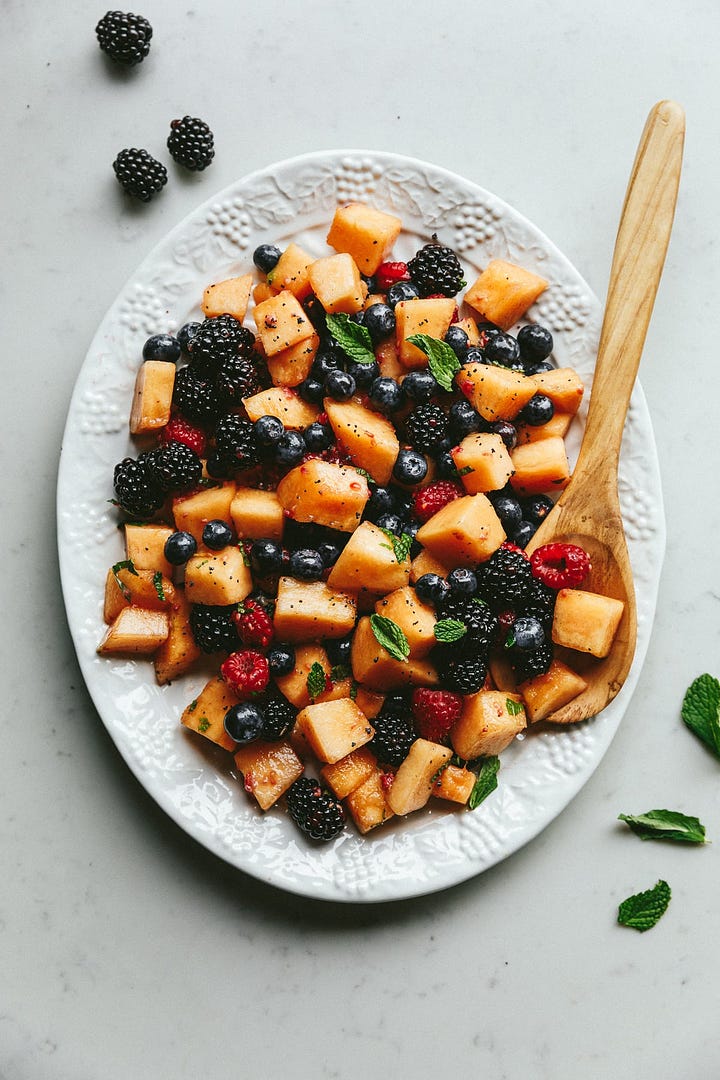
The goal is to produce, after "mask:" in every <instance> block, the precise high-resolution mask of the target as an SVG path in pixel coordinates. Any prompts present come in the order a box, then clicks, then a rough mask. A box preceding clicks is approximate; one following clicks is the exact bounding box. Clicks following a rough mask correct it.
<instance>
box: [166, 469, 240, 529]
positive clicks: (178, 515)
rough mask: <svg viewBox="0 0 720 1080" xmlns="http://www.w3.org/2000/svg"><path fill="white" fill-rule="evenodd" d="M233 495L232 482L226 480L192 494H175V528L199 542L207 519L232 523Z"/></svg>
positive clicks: (173, 502) (173, 506) (173, 507)
mask: <svg viewBox="0 0 720 1080" xmlns="http://www.w3.org/2000/svg"><path fill="white" fill-rule="evenodd" d="M234 495H235V484H234V482H233V481H232V480H226V481H223V482H218V483H216V484H214V485H213V486H212V487H209V488H203V489H202V490H200V491H196V492H194V493H193V494H192V495H179V496H177V498H175V499H173V501H172V512H173V518H174V520H175V528H176V529H178V530H180V531H181V532H189V533H190V534H191V535H192V536H194V537H195V539H196V540H197V542H198V544H199V543H201V542H202V531H203V529H204V528H205V526H206V525H207V523H208V521H226V522H227V523H228V525H230V524H231V523H232V519H231V517H230V504H231V503H232V500H233V497H234Z"/></svg>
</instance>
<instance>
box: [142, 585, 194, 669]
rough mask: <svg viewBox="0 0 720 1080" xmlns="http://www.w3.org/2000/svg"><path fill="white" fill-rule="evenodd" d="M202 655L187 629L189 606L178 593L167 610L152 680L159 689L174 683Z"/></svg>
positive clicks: (154, 662) (182, 594)
mask: <svg viewBox="0 0 720 1080" xmlns="http://www.w3.org/2000/svg"><path fill="white" fill-rule="evenodd" d="M201 654H202V650H201V649H200V647H199V646H198V645H196V644H195V638H194V637H193V632H192V630H191V628H190V605H189V604H188V602H187V599H186V598H185V593H184V592H183V590H182V589H179V590H178V591H177V592H176V595H175V600H174V602H173V603H172V605H171V606H170V607H169V608H168V636H167V637H166V638H165V640H164V641H163V643H162V645H161V646H160V647H159V648H158V650H157V652H156V653H155V656H154V658H153V664H154V665H155V679H156V680H157V682H158V683H159V684H160V686H164V685H165V683H169V682H171V681H172V680H173V679H177V677H178V676H179V675H184V674H185V672H186V671H189V670H190V668H191V667H192V665H193V664H194V663H195V661H196V660H199V659H200V656H201Z"/></svg>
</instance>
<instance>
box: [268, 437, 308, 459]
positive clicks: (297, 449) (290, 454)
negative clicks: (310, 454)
mask: <svg viewBox="0 0 720 1080" xmlns="http://www.w3.org/2000/svg"><path fill="white" fill-rule="evenodd" d="M304 457H305V442H304V440H303V437H302V435H300V434H299V433H298V432H297V431H286V432H285V434H284V435H283V437H282V438H281V439H280V441H279V442H278V443H276V444H275V461H276V462H277V463H278V465H288V466H290V465H297V464H298V462H300V461H302V459H303V458H304Z"/></svg>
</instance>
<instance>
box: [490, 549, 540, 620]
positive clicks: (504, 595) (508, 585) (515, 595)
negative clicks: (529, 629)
mask: <svg viewBox="0 0 720 1080" xmlns="http://www.w3.org/2000/svg"><path fill="white" fill-rule="evenodd" d="M478 577H479V579H480V589H481V591H483V592H484V593H485V594H486V595H487V598H488V599H489V601H490V602H491V603H492V604H494V605H496V606H497V607H500V608H507V607H510V608H514V609H515V610H516V611H517V610H519V609H520V608H521V607H522V604H523V601H524V599H525V597H526V595H527V592H528V589H529V588H530V582H531V581H532V570H531V568H530V563H529V561H528V560H527V559H526V558H525V556H524V555H521V554H520V552H518V551H511V550H510V549H509V548H504V547H501V548H498V550H497V551H496V552H495V554H494V555H493V556H492V557H491V558H490V559H489V560H488V561H487V562H486V563H484V564H483V565H482V566H481V567H480V569H479V572H478Z"/></svg>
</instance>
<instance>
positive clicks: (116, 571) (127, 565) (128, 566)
mask: <svg viewBox="0 0 720 1080" xmlns="http://www.w3.org/2000/svg"><path fill="white" fill-rule="evenodd" d="M110 569H111V571H112V576H113V577H114V578H115V583H116V584H117V587H118V589H119V590H120V592H121V593H122V594H123V596H124V597H125V599H126V600H131V599H132V593H131V592H130V590H129V589H128V587H127V585H126V584H125V582H124V581H123V580H122V578H121V577H120V571H121V570H127V572H128V573H129V574H132V575H133V577H139V576H140V575H139V574H138V572H137V570H136V569H135V563H134V562H133V561H132V559H122V560H121V561H120V562H116V563H114V564H113V566H111V567H110Z"/></svg>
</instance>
